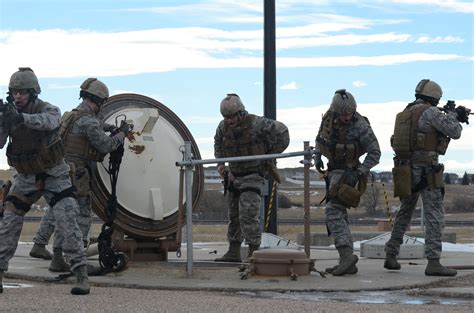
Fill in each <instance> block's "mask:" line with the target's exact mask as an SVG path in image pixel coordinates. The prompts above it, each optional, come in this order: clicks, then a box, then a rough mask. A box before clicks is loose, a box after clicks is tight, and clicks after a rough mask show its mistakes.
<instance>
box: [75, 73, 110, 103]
mask: <svg viewBox="0 0 474 313" xmlns="http://www.w3.org/2000/svg"><path fill="white" fill-rule="evenodd" d="M82 91H84V92H87V93H89V94H91V95H94V96H96V97H98V98H100V99H101V100H105V99H107V98H108V97H109V89H108V88H107V86H106V85H105V84H104V83H103V82H101V81H100V80H98V79H97V78H88V79H86V80H85V81H84V82H83V83H82V85H81V92H82Z"/></svg>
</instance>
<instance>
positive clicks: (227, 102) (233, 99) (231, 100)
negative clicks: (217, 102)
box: [221, 93, 245, 116]
mask: <svg viewBox="0 0 474 313" xmlns="http://www.w3.org/2000/svg"><path fill="white" fill-rule="evenodd" d="M244 110H245V106H244V104H243V103H242V101H241V100H240V97H239V96H238V95H236V94H235V93H228V94H227V96H226V97H225V98H224V99H222V101H221V114H222V116H231V115H234V114H235V113H237V112H240V111H244Z"/></svg>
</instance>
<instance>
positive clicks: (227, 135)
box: [214, 94, 290, 262]
mask: <svg viewBox="0 0 474 313" xmlns="http://www.w3.org/2000/svg"><path fill="white" fill-rule="evenodd" d="M220 111H221V114H222V116H223V117H224V120H222V121H221V122H220V123H219V126H218V127H217V130H216V134H215V136H214V155H215V157H216V158H223V157H237V156H249V155H261V154H272V153H282V152H283V151H285V149H286V148H287V147H288V144H289V142H290V136H289V132H288V128H287V127H286V126H285V125H284V124H283V123H281V122H278V121H274V120H271V119H268V118H265V117H260V116H256V115H253V114H249V113H248V112H247V111H246V110H245V107H244V105H243V103H242V101H241V100H240V98H239V96H238V95H236V94H228V95H227V96H226V97H225V98H224V99H223V100H222V101H221V104H220ZM217 171H218V172H219V174H220V175H221V177H223V178H224V176H225V175H227V178H225V179H224V181H226V182H227V186H225V188H226V189H227V191H228V194H227V205H228V208H229V227H228V230H227V239H228V240H229V250H228V251H227V252H226V253H225V254H224V255H223V256H222V257H220V258H217V259H215V261H218V262H241V261H242V260H241V257H240V246H241V244H242V241H243V240H244V239H245V241H246V242H247V243H248V245H249V251H248V256H247V257H251V256H252V254H253V252H254V251H256V250H258V248H259V247H260V243H261V242H260V241H261V233H260V225H259V211H260V202H261V190H262V188H263V185H264V177H265V176H266V175H267V174H268V173H269V171H270V172H273V173H275V172H276V166H275V163H274V162H273V161H248V162H230V163H229V170H228V171H227V170H226V169H225V165H224V163H219V164H218V165H217Z"/></svg>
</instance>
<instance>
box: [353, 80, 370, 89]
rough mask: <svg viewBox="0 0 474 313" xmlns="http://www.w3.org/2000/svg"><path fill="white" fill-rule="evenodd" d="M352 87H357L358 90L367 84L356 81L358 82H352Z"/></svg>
mask: <svg viewBox="0 0 474 313" xmlns="http://www.w3.org/2000/svg"><path fill="white" fill-rule="evenodd" d="M352 86H354V87H356V88H361V87H365V86H367V84H366V83H365V82H363V81H361V80H356V81H353V82H352Z"/></svg>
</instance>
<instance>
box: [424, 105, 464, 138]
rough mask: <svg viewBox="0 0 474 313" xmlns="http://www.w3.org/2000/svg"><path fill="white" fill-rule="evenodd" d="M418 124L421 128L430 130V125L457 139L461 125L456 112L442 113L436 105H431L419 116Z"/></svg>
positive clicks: (459, 135)
mask: <svg viewBox="0 0 474 313" xmlns="http://www.w3.org/2000/svg"><path fill="white" fill-rule="evenodd" d="M418 126H419V127H420V129H421V130H426V131H428V130H430V129H429V128H430V127H434V128H435V129H436V130H438V131H440V132H441V133H443V134H444V135H445V136H448V137H449V138H452V139H458V138H460V137H461V132H462V126H461V123H460V122H459V121H458V119H457V114H456V112H449V111H448V113H446V114H444V113H443V112H441V110H439V109H438V108H436V107H431V108H429V109H428V110H426V111H425V112H423V114H422V115H421V117H420V120H419V122H418Z"/></svg>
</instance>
